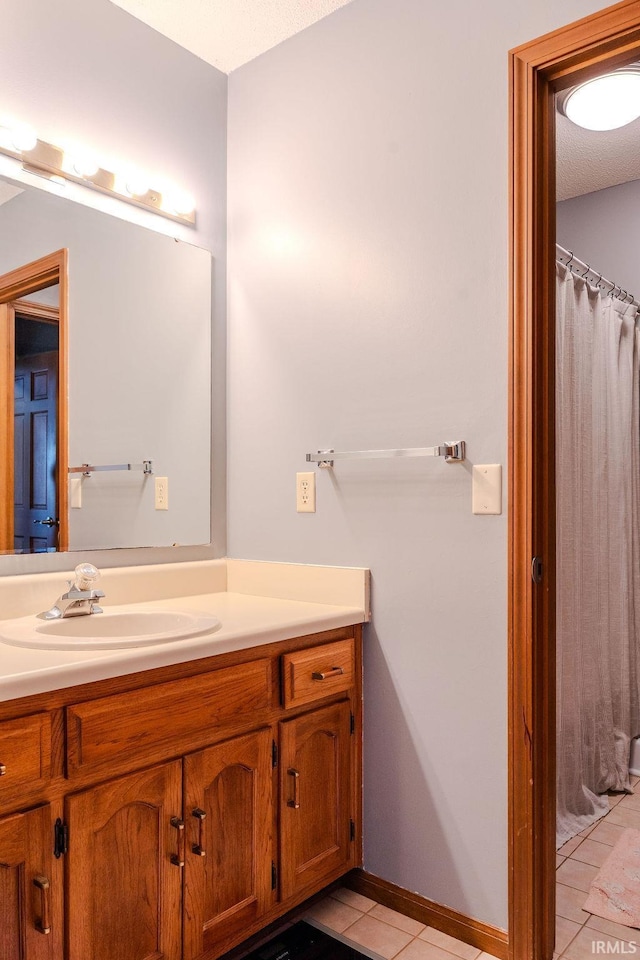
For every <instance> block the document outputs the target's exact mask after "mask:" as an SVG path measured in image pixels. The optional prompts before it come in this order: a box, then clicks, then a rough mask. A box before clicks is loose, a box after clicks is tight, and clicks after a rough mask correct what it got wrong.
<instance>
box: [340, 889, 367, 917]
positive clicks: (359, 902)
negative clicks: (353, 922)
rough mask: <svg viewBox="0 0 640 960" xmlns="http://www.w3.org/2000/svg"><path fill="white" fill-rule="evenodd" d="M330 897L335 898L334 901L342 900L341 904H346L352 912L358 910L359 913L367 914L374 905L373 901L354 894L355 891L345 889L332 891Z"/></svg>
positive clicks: (359, 894)
mask: <svg viewBox="0 0 640 960" xmlns="http://www.w3.org/2000/svg"><path fill="white" fill-rule="evenodd" d="M331 896H332V897H335V899H336V900H342V902H343V903H348V904H349V906H350V907H353V908H354V910H360V911H361V913H367V911H369V910H371V907H375V905H376V901H375V900H370V899H369V897H363V895H362V894H361V893H356V892H355V890H349V889H347V887H340V888H339V889H338V890H334V891H333V893H332V894H331Z"/></svg>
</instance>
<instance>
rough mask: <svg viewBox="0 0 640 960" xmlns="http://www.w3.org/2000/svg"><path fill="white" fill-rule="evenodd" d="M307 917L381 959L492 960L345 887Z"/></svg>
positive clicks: (485, 954) (318, 904) (320, 904)
mask: <svg viewBox="0 0 640 960" xmlns="http://www.w3.org/2000/svg"><path fill="white" fill-rule="evenodd" d="M306 916H307V917H309V918H310V919H313V920H314V922H316V923H318V924H319V925H321V926H322V927H324V928H325V929H326V930H328V931H329V932H330V931H332V930H333V931H334V933H339V934H340V935H341V937H342V938H343V939H345V940H348V941H350V942H351V943H353V944H354V945H355V946H356V947H358V946H359V947H364V948H365V949H367V950H368V951H370V952H373V953H375V954H376V955H377V956H378V957H379V958H381V960H392V958H393V960H455V958H456V957H457V958H458V960H479V958H482V960H494V958H493V957H492V956H491V955H490V954H488V953H483V952H482V951H481V950H477V949H476V948H475V947H470V946H469V944H468V943H462V941H460V940H455V939H454V938H453V937H449V936H447V934H446V933H440V931H439V930H434V929H433V927H426V926H425V925H424V923H418V921H417V920H412V919H411V918H410V917H405V916H404V914H402V913H396V911H395V910H390V909H389V908H388V907H383V906H382V904H380V903H376V902H375V900H369V898H368V897H363V896H361V894H359V893H354V892H353V891H352V890H347V889H346V888H344V887H342V888H341V889H339V890H334V892H333V893H332V894H331V895H330V896H328V897H326V898H325V899H324V900H321V901H320V902H319V903H317V904H315V906H313V907H312V908H311V910H309V911H308V913H307V914H306Z"/></svg>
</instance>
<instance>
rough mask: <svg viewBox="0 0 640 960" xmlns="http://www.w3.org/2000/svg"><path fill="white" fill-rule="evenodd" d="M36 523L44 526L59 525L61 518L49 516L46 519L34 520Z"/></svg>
mask: <svg viewBox="0 0 640 960" xmlns="http://www.w3.org/2000/svg"><path fill="white" fill-rule="evenodd" d="M33 522H34V523H41V524H42V526H43V527H57V526H58V524H59V523H60V521H59V520H54V519H53V517H47V518H46V520H34V521H33Z"/></svg>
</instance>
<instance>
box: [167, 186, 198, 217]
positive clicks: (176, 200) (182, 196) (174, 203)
mask: <svg viewBox="0 0 640 960" xmlns="http://www.w3.org/2000/svg"><path fill="white" fill-rule="evenodd" d="M163 206H164V207H165V209H167V210H171V211H172V212H173V213H177V214H178V216H183V217H186V216H187V215H188V214H190V213H193V211H194V210H195V206H196V201H195V200H194V198H193V197H192V196H191V194H190V193H186V192H185V191H183V190H168V191H167V193H166V198H165V202H164V204H163Z"/></svg>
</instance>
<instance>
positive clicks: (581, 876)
mask: <svg viewBox="0 0 640 960" xmlns="http://www.w3.org/2000/svg"><path fill="white" fill-rule="evenodd" d="M597 873H598V868H597V867H592V866H591V864H590V863H582V862H581V861H580V860H570V859H569V860H565V862H564V863H563V864H561V866H559V867H558V869H557V870H556V877H557V878H558V881H559V882H560V883H566V884H567V886H569V887H575V889H576V890H584V892H585V893H588V892H589V887H590V886H591V882H592V880H594V879H595V877H596V875H597Z"/></svg>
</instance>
